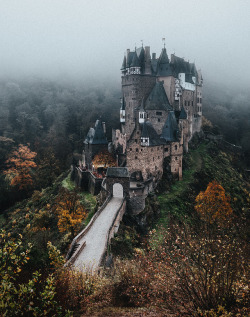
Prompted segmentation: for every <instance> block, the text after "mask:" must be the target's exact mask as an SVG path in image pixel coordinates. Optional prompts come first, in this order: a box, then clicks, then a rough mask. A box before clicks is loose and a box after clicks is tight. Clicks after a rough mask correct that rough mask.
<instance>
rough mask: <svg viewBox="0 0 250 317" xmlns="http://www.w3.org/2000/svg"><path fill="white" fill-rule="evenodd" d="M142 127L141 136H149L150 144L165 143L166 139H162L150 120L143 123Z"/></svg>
mask: <svg viewBox="0 0 250 317" xmlns="http://www.w3.org/2000/svg"><path fill="white" fill-rule="evenodd" d="M141 129H142V132H141V138H148V139H149V146H154V145H161V144H165V141H164V140H162V139H160V136H159V135H158V134H157V133H156V131H155V129H154V128H153V126H152V123H151V122H150V121H145V122H144V123H142V125H141Z"/></svg>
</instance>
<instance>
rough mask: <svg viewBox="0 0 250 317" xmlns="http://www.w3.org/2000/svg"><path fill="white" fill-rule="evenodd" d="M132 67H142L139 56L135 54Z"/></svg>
mask: <svg viewBox="0 0 250 317" xmlns="http://www.w3.org/2000/svg"><path fill="white" fill-rule="evenodd" d="M130 66H131V67H140V66H141V65H140V61H139V58H138V56H137V54H136V53H134V55H133V59H132V62H131V65H130Z"/></svg>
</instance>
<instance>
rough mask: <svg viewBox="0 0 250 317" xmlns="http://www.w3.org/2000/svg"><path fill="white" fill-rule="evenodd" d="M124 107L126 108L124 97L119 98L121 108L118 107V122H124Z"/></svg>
mask: <svg viewBox="0 0 250 317" xmlns="http://www.w3.org/2000/svg"><path fill="white" fill-rule="evenodd" d="M125 108H126V104H125V99H124V97H123V98H121V108H120V122H121V123H124V122H125Z"/></svg>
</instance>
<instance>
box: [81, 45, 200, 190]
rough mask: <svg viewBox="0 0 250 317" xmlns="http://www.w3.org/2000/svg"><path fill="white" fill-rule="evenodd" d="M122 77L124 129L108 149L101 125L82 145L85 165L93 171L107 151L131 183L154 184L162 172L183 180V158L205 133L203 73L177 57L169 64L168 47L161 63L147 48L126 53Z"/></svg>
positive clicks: (113, 137)
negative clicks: (97, 159) (195, 139)
mask: <svg viewBox="0 0 250 317" xmlns="http://www.w3.org/2000/svg"><path fill="white" fill-rule="evenodd" d="M121 73H122V97H121V107H120V124H121V128H120V129H119V130H113V132H112V144H108V141H107V138H106V131H105V124H104V123H102V122H101V121H99V120H97V121H96V125H95V127H94V128H90V130H89V133H88V135H87V137H86V139H85V141H84V146H85V147H84V154H83V161H82V165H83V166H86V167H87V168H90V169H91V168H92V167H93V165H92V160H93V159H94V157H95V156H96V155H97V154H98V153H100V152H102V151H104V150H107V149H109V152H113V154H114V155H115V157H116V159H117V166H120V167H127V169H128V171H129V174H130V181H131V182H133V181H135V182H145V181H147V180H149V179H151V180H152V181H153V183H155V184H156V183H157V182H158V180H160V179H161V177H162V174H163V168H164V167H165V168H168V170H169V171H170V172H171V173H172V174H174V175H176V176H177V177H179V179H181V178H182V157H183V152H184V151H188V143H189V141H190V140H191V139H192V136H193V135H194V133H196V132H199V131H200V129H201V118H202V81H203V79H202V75H201V72H200V71H197V69H196V67H195V64H194V63H189V62H187V61H185V60H184V59H183V58H180V57H177V56H175V55H174V54H172V55H171V58H170V59H169V57H168V55H167V51H166V48H165V44H164V48H163V49H162V52H161V54H160V56H159V57H158V58H157V57H156V54H155V53H153V54H152V56H151V53H150V47H149V46H145V47H140V48H137V49H135V50H134V51H130V50H129V49H128V50H127V52H126V55H125V56H124V59H123V63H122V68H121Z"/></svg>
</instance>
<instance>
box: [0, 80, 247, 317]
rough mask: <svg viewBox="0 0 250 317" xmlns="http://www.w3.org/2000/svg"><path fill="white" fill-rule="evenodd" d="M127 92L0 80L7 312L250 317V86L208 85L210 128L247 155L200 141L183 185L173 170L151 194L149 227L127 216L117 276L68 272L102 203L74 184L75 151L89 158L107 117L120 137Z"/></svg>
mask: <svg viewBox="0 0 250 317" xmlns="http://www.w3.org/2000/svg"><path fill="white" fill-rule="evenodd" d="M120 97H121V96H120V89H119V88H114V87H112V85H108V84H107V82H98V81H91V82H89V81H88V82H87V81H86V82H85V81H82V82H67V81H64V80H61V81H60V80H59V81H52V80H45V79H40V78H35V79H34V78H33V79H29V80H11V79H9V80H5V79H2V80H1V81H0V169H1V173H0V178H1V179H0V225H1V228H2V230H1V233H0V245H1V248H0V256H1V265H0V272H1V275H2V280H1V291H2V292H3V293H4V294H5V296H4V297H3V299H2V300H0V315H1V314H3V316H22V315H23V316H45V315H47V316H85V315H86V316H168V315H169V316H193V315H196V316H211V317H213V316H224V317H229V316H247V313H248V312H249V288H248V282H247V281H248V277H249V276H248V275H249V272H248V270H247V261H248V257H247V248H248V244H247V240H248V237H249V232H248V229H247V223H248V221H249V208H250V199H249V170H250V142H249V141H250V93H249V92H248V91H246V90H244V89H242V90H241V91H240V90H238V89H237V90H236V89H234V88H231V89H229V88H228V87H223V86H216V85H214V84H211V83H205V85H204V88H203V115H204V117H205V118H204V120H203V121H204V126H203V128H204V131H207V132H209V133H212V134H215V135H222V136H223V142H224V143H225V144H230V147H231V149H234V148H236V149H237V151H233V150H228V148H223V147H220V146H218V144H216V143H213V142H208V141H206V140H205V141H204V140H202V139H199V138H197V139H196V138H194V141H193V143H192V144H191V147H190V152H189V153H188V154H186V156H185V157H184V162H183V169H184V177H183V182H175V181H174V180H171V181H169V179H168V177H167V175H164V178H163V181H162V182H161V183H160V184H159V186H158V188H157V190H156V192H155V193H154V194H152V195H151V196H149V197H148V198H147V203H146V209H145V212H144V215H146V216H147V217H148V219H149V218H152V219H151V221H148V223H147V228H146V230H144V232H142V230H141V228H139V226H138V221H137V222H136V220H135V219H131V218H129V217H125V219H124V221H123V222H122V224H121V228H120V230H119V233H118V235H117V236H116V237H115V238H114V239H113V242H112V244H111V252H112V254H113V256H114V264H113V270H112V269H111V268H108V269H107V270H106V271H105V270H104V271H103V272H101V273H100V274H96V275H89V274H88V273H86V274H83V275H80V274H78V273H76V272H74V271H70V270H64V269H63V268H62V267H63V264H64V255H65V254H66V252H67V248H68V246H69V244H70V242H71V240H72V238H73V237H74V236H75V234H77V233H78V232H79V230H80V229H82V228H83V227H84V226H86V224H87V223H88V221H89V220H90V218H91V216H92V215H93V214H94V212H95V211H96V210H97V208H98V197H94V196H92V195H90V194H88V193H83V192H79V191H78V190H76V189H75V188H74V184H72V182H71V181H70V179H69V169H70V165H71V163H72V158H73V154H74V153H81V152H82V150H83V141H84V138H85V136H86V133H87V131H88V129H89V127H90V126H93V124H94V122H95V120H96V119H101V120H102V121H105V122H106V125H107V135H108V139H109V140H111V132H112V128H118V127H119V107H120ZM230 197H231V198H230ZM215 206H216V207H215ZM214 210H216V212H214ZM137 220H138V219H137ZM166 228H167V229H166ZM102 314H103V315H102ZM105 314H106V315H105Z"/></svg>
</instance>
